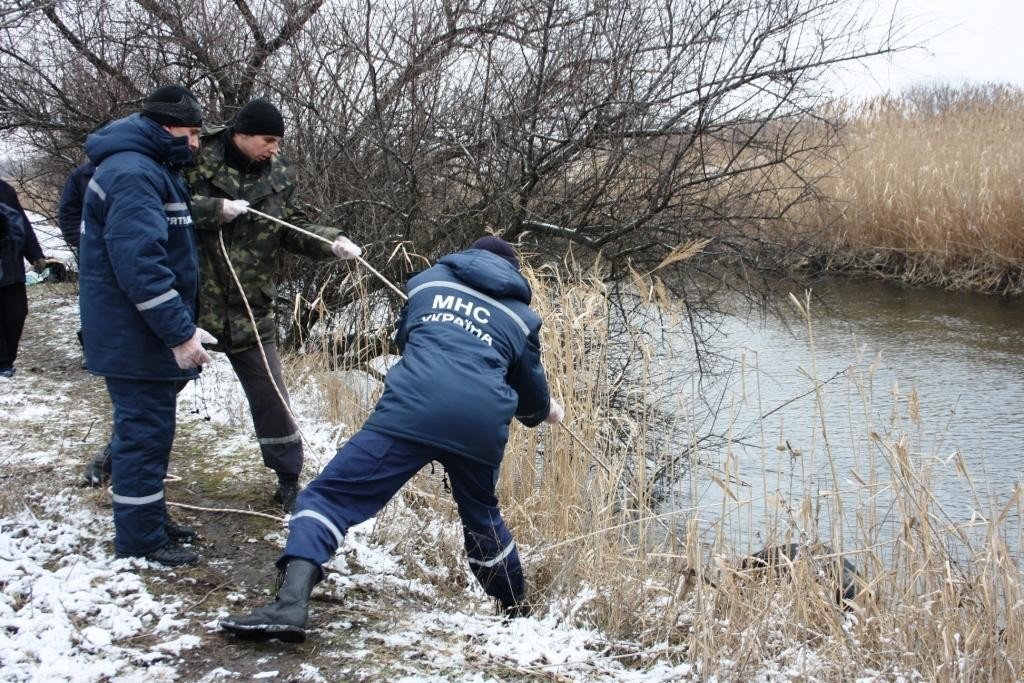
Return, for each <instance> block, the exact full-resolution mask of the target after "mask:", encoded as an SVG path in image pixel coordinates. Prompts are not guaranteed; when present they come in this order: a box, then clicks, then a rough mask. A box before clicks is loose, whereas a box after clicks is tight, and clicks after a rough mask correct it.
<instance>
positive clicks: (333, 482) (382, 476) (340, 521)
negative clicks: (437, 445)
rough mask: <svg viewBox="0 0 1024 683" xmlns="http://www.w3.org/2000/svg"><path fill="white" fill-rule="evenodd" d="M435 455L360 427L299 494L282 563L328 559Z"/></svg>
mask: <svg viewBox="0 0 1024 683" xmlns="http://www.w3.org/2000/svg"><path fill="white" fill-rule="evenodd" d="M432 459H433V458H432V457H431V451H430V449H426V448H424V447H422V446H418V445H416V444H412V443H410V442H408V441H404V440H402V439H395V438H392V437H390V436H387V435H384V434H379V433H377V432H373V431H370V430H368V429H363V430H361V431H359V432H356V434H355V435H353V436H352V438H351V439H349V440H348V442H346V443H345V445H344V446H342V447H341V449H340V450H339V451H338V452H337V454H335V456H334V457H333V458H332V459H331V461H330V462H329V463H327V466H326V467H325V468H324V470H323V472H321V473H320V474H319V476H317V478H316V479H314V480H313V481H311V482H309V485H308V486H306V488H305V489H303V490H302V492H301V493H299V497H298V498H297V499H296V501H295V512H294V513H293V514H292V517H291V520H290V522H289V524H288V526H289V531H288V543H287V544H286V545H285V548H284V552H283V553H282V554H281V557H280V558H279V559H278V562H277V565H278V567H279V568H283V567H284V565H285V563H286V562H287V560H288V558H290V557H299V558H302V559H305V560H309V561H310V562H316V563H317V564H326V563H327V562H329V561H330V559H331V558H332V557H333V556H334V553H335V552H336V551H337V550H338V547H339V546H340V545H341V543H342V541H343V539H344V536H345V534H346V533H347V532H348V529H349V527H351V526H353V525H355V524H359V523H360V522H365V521H366V520H368V519H369V518H370V517H373V516H374V515H376V514H377V513H378V512H380V510H381V508H383V507H384V506H385V505H386V504H387V502H388V501H389V500H391V498H392V496H394V495H395V493H397V492H398V490H399V489H400V488H402V485H403V484H405V482H407V481H409V478H410V477H412V475H414V474H416V472H418V471H419V470H420V468H422V467H423V466H424V465H426V464H427V463H428V462H430V461H431V460H432Z"/></svg>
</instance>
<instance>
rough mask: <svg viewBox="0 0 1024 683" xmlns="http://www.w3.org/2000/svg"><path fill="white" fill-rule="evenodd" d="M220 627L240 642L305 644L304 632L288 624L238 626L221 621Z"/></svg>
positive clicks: (231, 622) (230, 622)
mask: <svg viewBox="0 0 1024 683" xmlns="http://www.w3.org/2000/svg"><path fill="white" fill-rule="evenodd" d="M220 627H221V628H222V629H223V630H225V631H228V632H229V633H234V634H235V635H236V636H238V637H239V638H241V639H242V640H252V641H264V640H274V639H275V638H276V639H277V640H280V641H282V642H285V643H304V642H306V630H305V629H302V628H299V627H298V626H291V625H290V624H253V625H251V626H250V625H249V624H238V623H235V622H233V621H222V622H220Z"/></svg>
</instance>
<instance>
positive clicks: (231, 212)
mask: <svg viewBox="0 0 1024 683" xmlns="http://www.w3.org/2000/svg"><path fill="white" fill-rule="evenodd" d="M220 204H221V206H220V222H221V223H230V222H231V221H233V220H235V219H236V218H238V217H239V216H241V215H242V214H243V213H245V212H246V211H248V210H249V202H247V201H246V200H244V199H223V200H221V203H220Z"/></svg>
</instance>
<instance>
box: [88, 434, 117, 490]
mask: <svg viewBox="0 0 1024 683" xmlns="http://www.w3.org/2000/svg"><path fill="white" fill-rule="evenodd" d="M111 459H112V455H111V453H110V444H109V443H108V444H107V445H106V446H104V448H103V450H102V451H100V452H99V453H97V454H96V455H94V456H93V458H92V460H91V461H90V462H89V464H88V465H86V466H85V471H84V472H82V484H83V485H84V486H91V487H92V488H97V487H100V486H103V485H104V484H106V483H107V482H108V481H110V462H111Z"/></svg>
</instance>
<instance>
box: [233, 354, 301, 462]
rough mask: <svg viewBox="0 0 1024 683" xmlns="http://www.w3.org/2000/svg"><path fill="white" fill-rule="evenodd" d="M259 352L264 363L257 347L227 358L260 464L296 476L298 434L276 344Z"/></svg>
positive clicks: (299, 448)
mask: <svg viewBox="0 0 1024 683" xmlns="http://www.w3.org/2000/svg"><path fill="white" fill-rule="evenodd" d="M263 351H264V352H265V353H266V355H267V363H266V364H264V362H263V355H262V354H261V353H260V349H259V347H258V346H257V347H255V348H251V349H246V350H245V351H240V352H238V353H229V354H227V357H228V360H229V361H231V367H233V368H234V369H235V375H236V376H237V377H238V381H239V382H240V383H241V384H242V390H243V391H244V392H245V397H246V398H247V399H248V400H249V412H250V413H251V414H252V425H253V427H254V428H255V429H256V439H257V440H258V441H259V444H260V451H261V452H262V453H263V464H264V465H266V466H267V467H269V468H270V469H272V470H274V471H275V472H277V474H278V476H285V477H290V476H295V477H297V476H298V475H299V473H300V472H301V471H302V435H301V434H300V433H299V430H298V427H297V426H296V424H295V421H294V420H292V417H291V414H290V413H289V406H288V389H287V388H285V385H284V375H283V373H282V372H281V359H280V357H279V356H278V355H277V345H275V344H264V345H263ZM267 365H269V366H270V373H271V374H270V375H268V374H267ZM275 385H276V388H275ZM278 391H280V396H279V395H278ZM282 397H283V398H284V400H283V401H282Z"/></svg>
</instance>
